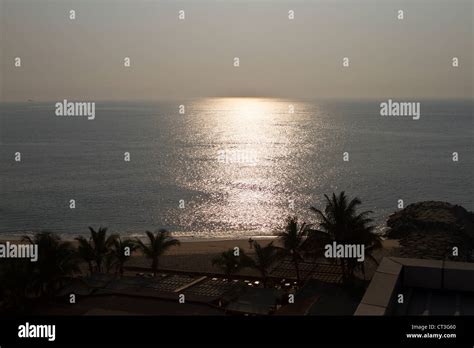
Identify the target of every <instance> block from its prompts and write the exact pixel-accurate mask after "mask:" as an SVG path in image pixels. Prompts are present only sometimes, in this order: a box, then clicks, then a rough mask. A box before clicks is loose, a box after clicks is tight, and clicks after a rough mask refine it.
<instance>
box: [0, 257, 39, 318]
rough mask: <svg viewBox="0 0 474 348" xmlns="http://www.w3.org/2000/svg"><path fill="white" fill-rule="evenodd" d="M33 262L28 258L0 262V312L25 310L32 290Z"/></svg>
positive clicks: (20, 311) (21, 311)
mask: <svg viewBox="0 0 474 348" xmlns="http://www.w3.org/2000/svg"><path fill="white" fill-rule="evenodd" d="M33 264H34V263H33V262H31V261H30V260H28V259H5V260H2V261H1V262H0V312H13V313H23V312H25V310H26V309H27V308H26V307H27V302H28V301H27V297H28V293H29V292H30V291H31V290H32V276H33Z"/></svg>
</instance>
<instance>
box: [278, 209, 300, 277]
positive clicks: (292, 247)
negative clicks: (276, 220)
mask: <svg viewBox="0 0 474 348" xmlns="http://www.w3.org/2000/svg"><path fill="white" fill-rule="evenodd" d="M306 229H307V228H306V224H305V223H303V224H302V225H301V226H299V227H298V218H297V217H296V216H294V217H292V216H289V217H288V218H287V223H286V226H285V230H284V231H283V232H278V233H277V236H278V239H279V240H280V241H281V244H282V247H278V250H279V254H282V255H285V256H290V257H291V260H292V261H293V265H294V267H295V272H296V280H297V282H298V284H300V281H301V277H300V269H299V262H300V261H301V260H302V259H303V256H302V246H303V242H304V240H305V238H304V237H305V236H306Z"/></svg>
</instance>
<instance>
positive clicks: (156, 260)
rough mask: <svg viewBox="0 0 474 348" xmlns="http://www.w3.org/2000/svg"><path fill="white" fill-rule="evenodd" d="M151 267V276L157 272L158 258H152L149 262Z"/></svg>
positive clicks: (154, 275)
mask: <svg viewBox="0 0 474 348" xmlns="http://www.w3.org/2000/svg"><path fill="white" fill-rule="evenodd" d="M151 269H152V271H153V277H156V273H157V272H158V259H157V258H154V259H153V262H152V264H151Z"/></svg>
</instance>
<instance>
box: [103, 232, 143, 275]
mask: <svg viewBox="0 0 474 348" xmlns="http://www.w3.org/2000/svg"><path fill="white" fill-rule="evenodd" d="M137 248H138V245H137V243H136V242H135V241H134V240H131V239H124V240H122V239H121V238H120V237H118V238H115V239H114V241H113V243H112V247H111V249H110V253H109V260H110V264H111V266H112V267H114V268H115V272H116V273H119V274H120V276H121V277H122V276H123V272H124V265H125V262H127V260H128V259H129V258H130V256H131V254H132V252H134V251H135V250H136V249H137Z"/></svg>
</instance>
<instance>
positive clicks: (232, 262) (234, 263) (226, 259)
mask: <svg viewBox="0 0 474 348" xmlns="http://www.w3.org/2000/svg"><path fill="white" fill-rule="evenodd" d="M245 258H246V255H245V254H244V251H243V250H239V254H238V255H236V254H235V250H234V249H232V248H231V249H229V250H227V251H224V252H222V253H221V254H219V255H217V256H215V257H214V258H213V259H212V260H211V262H212V265H213V266H217V267H219V268H220V269H221V270H222V271H223V272H224V274H225V277H226V278H227V279H229V280H230V279H232V275H233V274H235V273H237V272H238V271H239V270H240V269H241V268H242V267H243V266H244V259H245Z"/></svg>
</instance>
